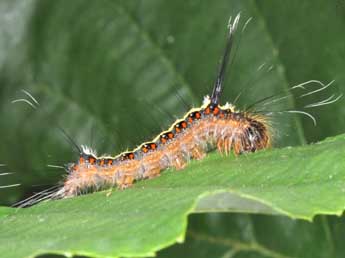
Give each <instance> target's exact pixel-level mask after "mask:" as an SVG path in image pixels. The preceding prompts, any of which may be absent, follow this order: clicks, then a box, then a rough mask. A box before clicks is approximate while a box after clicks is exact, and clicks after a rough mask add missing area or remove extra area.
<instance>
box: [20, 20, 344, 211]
mask: <svg viewBox="0 0 345 258" xmlns="http://www.w3.org/2000/svg"><path fill="white" fill-rule="evenodd" d="M239 19H240V14H238V15H237V16H236V17H235V19H234V20H233V22H232V23H231V19H230V22H229V25H228V36H227V40H226V46H225V50H224V54H223V56H222V60H221V63H220V68H219V71H218V74H217V77H216V80H215V83H214V86H213V90H212V93H211V94H210V96H206V97H205V98H204V100H203V104H202V105H201V107H199V108H193V109H191V110H190V111H188V112H187V113H186V114H185V115H184V117H183V118H182V119H179V120H177V121H176V122H175V123H173V124H172V125H171V127H170V128H169V129H168V130H166V131H163V132H162V133H160V134H159V135H158V136H157V137H155V138H154V139H153V140H152V141H149V142H145V143H143V144H141V145H140V146H138V147H137V148H136V149H134V150H132V151H126V152H123V153H120V154H119V155H117V156H115V157H112V156H97V155H96V153H95V152H94V151H93V150H92V149H90V148H89V147H87V146H84V145H82V146H81V147H79V146H78V145H76V144H74V145H75V146H76V148H77V150H78V152H79V159H78V160H77V161H76V162H75V163H70V164H68V165H66V170H67V175H66V178H65V180H64V182H63V183H62V186H55V187H52V188H49V189H47V190H45V191H42V192H40V193H37V194H35V195H33V196H32V197H30V198H28V199H26V200H23V201H21V202H19V203H17V204H16V206H20V207H25V206H31V205H33V204H36V203H38V202H40V201H43V200H47V199H62V198H69V197H73V196H77V195H80V194H83V193H87V192H90V191H97V190H101V189H106V188H110V187H114V186H116V187H118V188H120V189H125V188H128V187H130V186H131V185H132V184H133V183H134V182H135V181H138V180H142V179H151V178H154V177H157V176H159V175H160V173H161V172H162V171H163V170H166V169H168V168H174V169H176V170H181V169H183V168H184V167H185V166H186V165H187V164H188V162H189V160H191V159H196V160H199V159H202V158H204V157H205V156H206V154H207V152H209V151H212V150H214V149H217V150H218V152H220V153H224V154H226V155H228V154H229V153H230V152H233V153H234V154H235V155H239V154H242V153H247V152H255V151H257V150H261V149H265V148H269V147H270V146H271V142H272V130H271V126H270V121H269V117H268V115H265V114H264V113H260V112H251V111H249V109H248V110H247V111H240V110H237V109H236V108H235V106H234V105H232V104H229V103H226V104H224V105H221V102H220V98H221V94H222V90H223V82H224V76H225V71H226V66H227V64H228V61H229V59H230V53H231V49H232V45H233V38H234V33H235V31H236V28H237V26H238V23H239ZM311 82H312V83H317V84H320V85H321V86H322V87H321V88H319V89H317V90H313V91H310V92H308V93H305V94H303V95H301V97H304V96H308V95H311V94H313V93H315V92H320V91H322V90H324V89H326V88H327V87H328V86H329V85H330V84H328V85H323V84H322V83H321V82H319V81H309V82H306V83H302V84H300V85H297V86H294V87H293V88H292V89H294V88H302V89H305V88H304V86H305V85H306V84H308V83H311ZM24 93H25V94H26V95H27V96H29V97H30V98H31V99H32V100H33V101H34V102H35V103H37V101H36V100H35V99H34V98H33V97H32V96H31V95H30V94H29V93H28V92H24ZM271 97H272V96H271ZM271 97H268V98H265V99H264V100H267V99H268V100H269V99H270V98H271ZM340 97H341V96H339V97H337V98H335V99H334V95H332V97H330V98H328V99H327V100H323V101H320V102H318V103H314V104H309V105H308V106H306V107H308V108H309V107H316V106H322V105H327V104H330V103H333V102H335V101H337V100H338V99H339V98H340ZM284 98H286V96H285V97H282V98H279V99H278V100H281V99H284ZM18 101H25V100H22V99H20V100H18ZM25 102H26V101H25ZM287 112H290V113H302V114H304V115H307V116H309V117H310V118H312V119H313V121H314V122H315V119H314V118H313V117H312V116H311V115H310V114H309V113H306V112H303V111H298V110H288V111H287Z"/></svg>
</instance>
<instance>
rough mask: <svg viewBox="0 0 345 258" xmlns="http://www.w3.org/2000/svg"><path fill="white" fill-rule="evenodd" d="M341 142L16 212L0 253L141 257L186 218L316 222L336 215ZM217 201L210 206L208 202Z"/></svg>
mask: <svg viewBox="0 0 345 258" xmlns="http://www.w3.org/2000/svg"><path fill="white" fill-rule="evenodd" d="M344 142H345V136H344V135H342V136H339V137H336V138H332V139H328V140H326V141H324V142H322V143H318V144H314V145H310V146H305V147H295V148H284V149H281V150H271V151H263V152H260V153H256V154H252V155H247V156H245V155H243V156H241V157H233V158H231V159H230V158H229V157H221V156H220V155H217V154H215V153H214V154H212V155H209V157H208V158H206V159H204V160H202V161H199V162H192V163H191V164H190V165H189V167H188V168H187V169H185V170H184V171H183V172H180V173H178V172H175V173H174V172H172V171H167V172H166V173H164V174H163V175H162V176H161V177H159V178H157V179H153V180H144V181H142V182H138V183H137V184H136V185H135V186H134V187H133V188H131V189H127V190H126V191H115V190H113V192H112V193H111V192H109V191H108V192H99V193H96V194H90V195H86V196H82V197H76V198H72V199H65V200H60V201H51V202H47V203H43V204H39V205H36V206H33V207H31V208H27V209H18V210H17V211H16V212H15V213H14V214H10V215H8V216H6V217H4V218H3V219H2V220H1V221H0V223H1V229H2V230H1V235H0V243H1V244H0V251H1V253H2V254H4V255H5V256H6V257H24V256H25V255H28V254H30V255H32V254H36V255H37V254H41V253H49V252H50V253H58V254H68V255H88V256H97V257H109V256H111V257H132V256H148V255H152V254H153V253H154V252H155V251H157V250H159V249H161V248H162V247H164V246H168V245H171V244H172V243H174V242H180V241H182V240H183V239H184V234H185V230H186V226H187V216H188V214H189V213H191V212H193V211H194V212H200V211H203V212H205V211H212V209H214V210H216V211H221V210H222V211H241V212H249V213H265V214H280V215H287V216H289V217H290V218H301V219H306V220H311V219H312V218H313V216H314V215H316V214H336V215H341V214H342V212H343V210H344V203H345V195H344V192H345V184H344V178H345V160H344V159H343V160H342V161H337V158H338V157H339V153H338V151H341V152H343V151H345V144H344ZM325 171H327V173H325ZM219 194H221V195H222V196H221V198H217V199H216V200H217V201H215V200H212V199H211V200H210V196H212V195H216V196H217V195H219ZM226 194H229V196H226ZM315 196H317V198H314V197H315ZM234 197H236V198H237V201H236V202H235V201H234ZM248 202H252V205H248ZM253 203H258V204H257V205H256V206H255V205H253ZM205 207H207V208H206V209H205ZM4 243H8V244H7V245H5V244H4Z"/></svg>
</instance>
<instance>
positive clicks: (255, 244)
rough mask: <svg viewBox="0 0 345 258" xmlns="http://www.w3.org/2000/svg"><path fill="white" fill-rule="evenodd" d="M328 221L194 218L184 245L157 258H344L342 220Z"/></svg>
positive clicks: (234, 216)
mask: <svg viewBox="0 0 345 258" xmlns="http://www.w3.org/2000/svg"><path fill="white" fill-rule="evenodd" d="M327 218H328V219H327ZM327 218H326V217H325V216H317V217H316V218H315V219H314V221H313V223H309V222H307V221H302V220H292V219H289V218H287V217H282V216H264V215H255V216H253V215H246V214H229V213H212V214H197V215H195V214H194V215H191V216H190V219H189V223H188V231H187V237H186V241H185V243H183V244H177V245H174V246H172V247H170V248H167V249H165V250H163V251H161V252H159V253H158V257H159V258H169V257H199V258H207V257H224V258H225V257H236V258H241V257H243V258H262V257H265V258H267V257H270V258H288V257H289V258H291V257H303V258H314V257H342V256H343V255H344V251H345V250H344V245H343V241H344V240H343V235H344V230H345V227H344V224H343V223H342V221H343V218H337V217H334V216H327Z"/></svg>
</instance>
